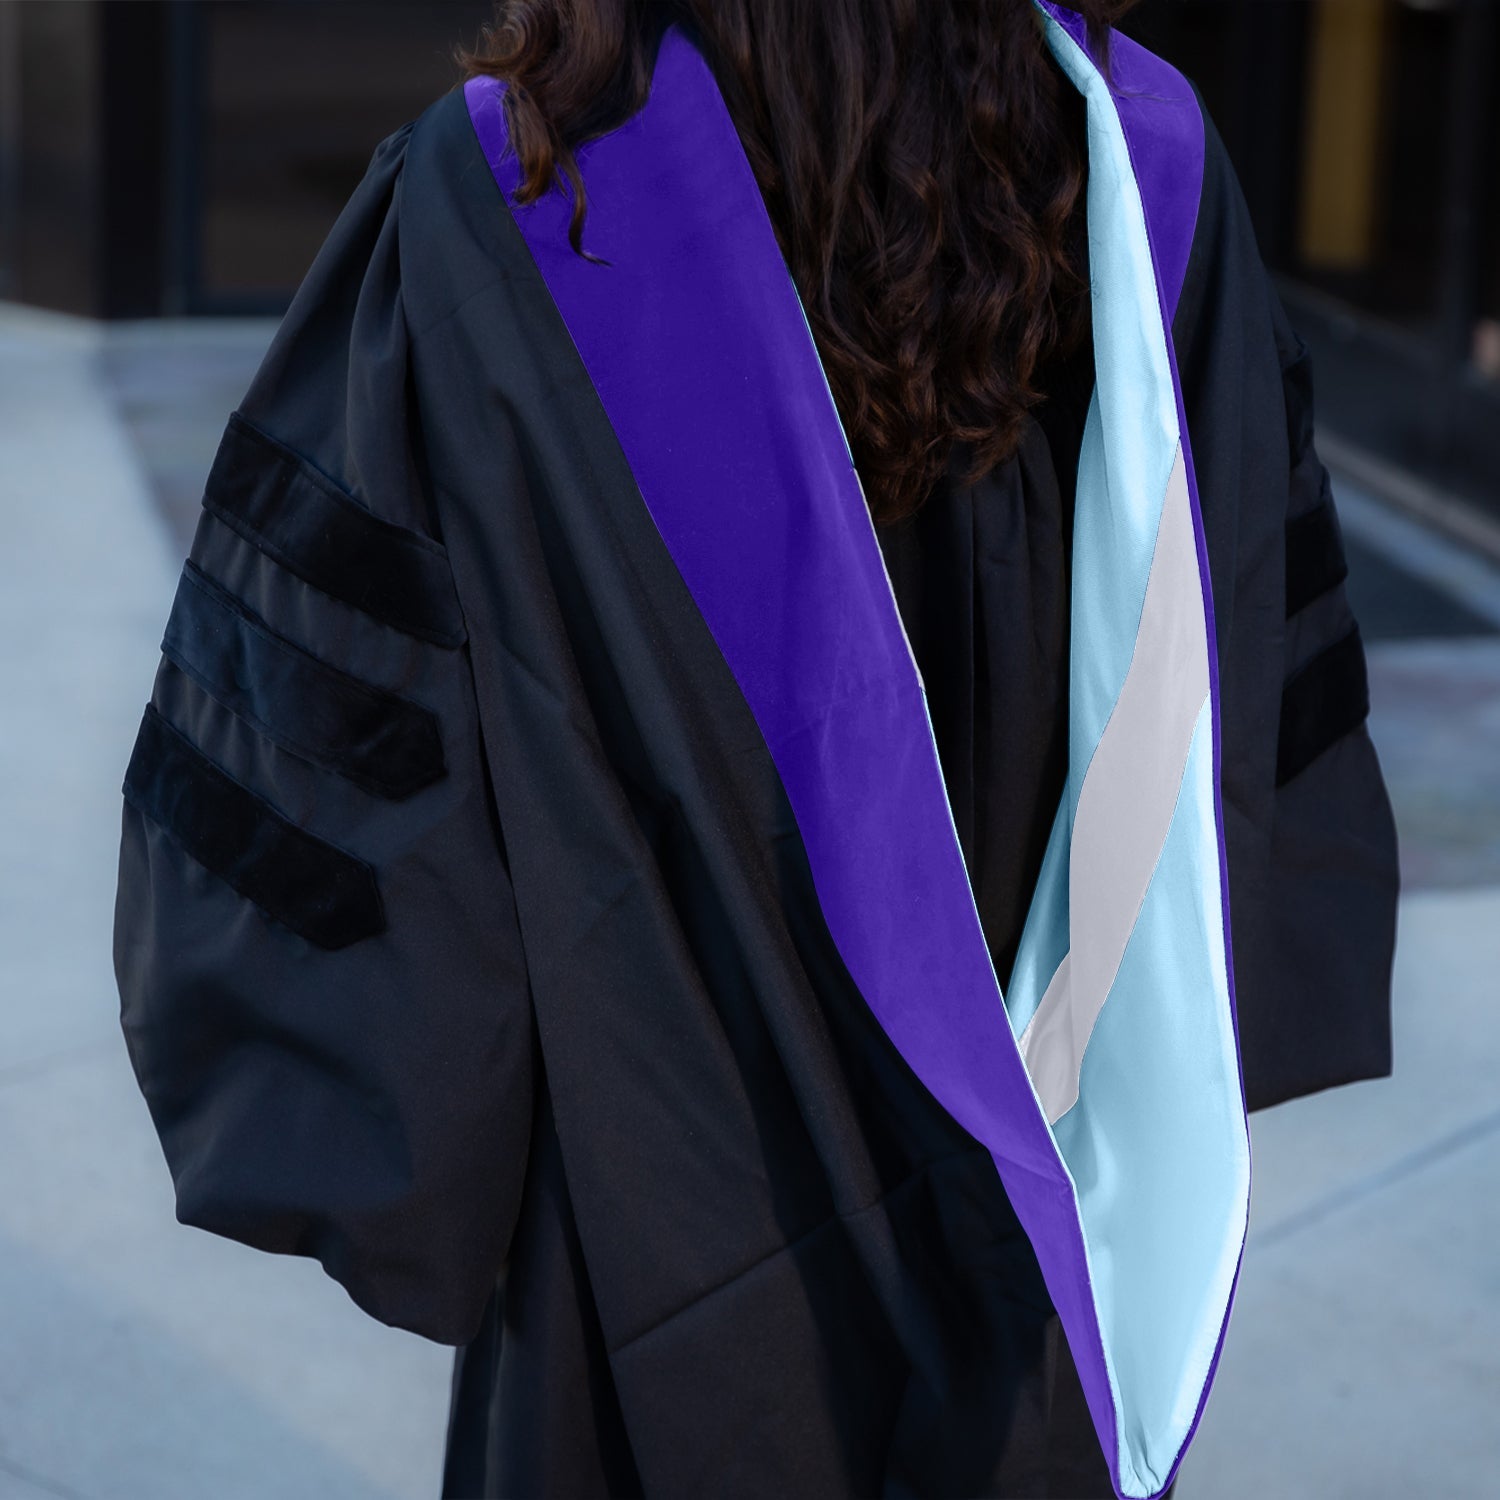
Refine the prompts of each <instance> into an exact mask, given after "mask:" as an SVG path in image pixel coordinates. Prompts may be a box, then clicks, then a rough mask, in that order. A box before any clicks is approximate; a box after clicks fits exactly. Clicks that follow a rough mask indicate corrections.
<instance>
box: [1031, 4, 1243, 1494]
mask: <svg viewBox="0 0 1500 1500" xmlns="http://www.w3.org/2000/svg"><path fill="white" fill-rule="evenodd" d="M1039 3H1040V5H1041V7H1042V8H1043V9H1044V10H1046V11H1047V12H1048V13H1049V14H1050V15H1052V16H1053V17H1054V18H1055V19H1056V20H1057V22H1058V24H1059V25H1061V26H1062V27H1063V28H1064V30H1066V31H1067V32H1068V34H1069V35H1070V36H1071V37H1072V38H1073V40H1074V41H1075V42H1077V43H1078V45H1079V46H1080V47H1081V48H1082V49H1083V51H1084V52H1085V54H1086V55H1087V56H1088V57H1089V59H1090V60H1091V61H1094V55H1093V52H1092V50H1091V49H1090V47H1089V44H1088V28H1087V24H1086V23H1085V21H1084V19H1083V17H1082V16H1080V15H1079V14H1078V13H1077V12H1076V11H1072V10H1069V9H1067V8H1066V7H1064V6H1061V5H1057V4H1055V3H1053V0H1039ZM1110 59H1111V64H1112V68H1111V71H1112V74H1113V77H1112V78H1111V79H1109V80H1107V81H1108V82H1109V84H1110V93H1111V96H1112V97H1113V99H1114V101H1115V107H1116V112H1117V113H1118V115H1119V118H1120V127H1121V129H1122V131H1123V132H1124V135H1125V144H1126V148H1127V150H1128V151H1129V153H1130V162H1131V168H1132V170H1133V172H1134V174H1135V179H1136V183H1137V185H1138V187H1139V188H1140V193H1141V203H1142V207H1143V208H1144V210H1145V217H1146V235H1147V239H1148V240H1149V241H1150V244H1151V254H1152V260H1153V261H1154V263H1155V268H1156V289H1157V297H1158V299H1159V301H1160V304H1161V313H1162V331H1163V333H1164V335H1165V337H1166V345H1167V362H1168V365H1169V367H1170V369H1171V373H1172V394H1173V397H1174V400H1175V402H1176V406H1177V425H1178V432H1179V434H1180V436H1181V440H1182V455H1183V464H1184V468H1185V470H1186V474H1187V487H1188V497H1189V500H1190V502H1191V508H1192V515H1193V539H1194V545H1195V548H1196V551H1197V556H1198V577H1199V582H1200V585H1201V587H1202V592H1203V612H1204V624H1205V630H1206V635H1207V642H1208V677H1209V695H1210V704H1211V714H1210V716H1211V721H1212V729H1213V770H1214V831H1215V835H1216V837H1217V840H1218V850H1219V901H1220V909H1221V912H1222V919H1223V926H1224V963H1225V974H1226V976H1227V980H1228V988H1229V1008H1230V1014H1231V1016H1232V1017H1233V1020H1234V1027H1235V1035H1236V1046H1235V1057H1236V1061H1237V1062H1238V1065H1239V1082H1240V1107H1241V1109H1242V1110H1245V1103H1246V1096H1245V1069H1244V1058H1243V1055H1242V1054H1241V1052H1240V1049H1239V1045H1238V1035H1239V1000H1238V996H1237V994H1236V990H1235V981H1234V938H1233V932H1232V929H1231V927H1230V921H1229V855H1228V849H1227V846H1226V844H1225V840H1224V798H1223V785H1222V781H1223V763H1224V752H1223V724H1222V718H1221V708H1220V702H1221V687H1220V679H1219V652H1218V625H1217V620H1216V618H1215V614H1214V602H1213V581H1212V575H1211V573H1210V569H1209V560H1208V541H1207V533H1206V531H1205V528H1204V525H1203V507H1202V503H1201V501H1200V499H1199V494H1198V475H1197V470H1196V469H1195V467H1194V464H1193V449H1192V443H1191V441H1190V437H1189V433H1188V424H1187V409H1186V406H1185V405H1184V402H1183V397H1182V378H1181V376H1180V374H1179V372H1178V369H1177V349H1176V345H1175V343H1174V341H1173V338H1172V317H1173V315H1174V314H1175V312H1176V310H1177V302H1178V299H1179V297H1180V296H1181V295H1182V285H1183V281H1184V279H1185V278H1186V275H1187V266H1188V259H1189V257H1190V255H1191V253H1192V247H1193V239H1194V236H1195V234H1196V232H1197V224H1198V209H1199V204H1200V202H1201V199H1202V193H1203V164H1204V130H1203V114H1202V110H1201V108H1200V107H1199V104H1198V101H1197V98H1196V96H1195V95H1194V93H1193V90H1192V88H1191V87H1190V86H1189V84H1188V82H1187V80H1186V79H1185V78H1184V77H1183V76H1182V74H1181V73H1179V72H1178V70H1177V69H1176V68H1174V67H1173V66H1172V65H1171V64H1170V63H1168V62H1167V61H1165V59H1163V58H1160V57H1158V56H1156V54H1155V53H1153V52H1149V51H1148V50H1147V49H1146V48H1144V47H1142V46H1140V45H1139V43H1137V42H1135V41H1133V40H1131V39H1130V38H1129V37H1126V36H1123V35H1122V34H1121V33H1120V32H1118V31H1115V32H1112V33H1111V39H1110ZM1096 66H1097V64H1096ZM1163 105H1172V106H1175V108H1173V109H1172V110H1171V111H1170V113H1169V111H1168V110H1166V109H1163V108H1162V107H1161V106H1163ZM1245 1114H1246V1119H1247V1121H1248V1118H1249V1115H1248V1111H1245ZM1251 1171H1252V1173H1253V1166H1252V1168H1251ZM1247 1228H1248V1226H1247ZM1244 1257H1245V1241H1244V1240H1243V1239H1242V1240H1241V1242H1240V1252H1239V1258H1238V1261H1237V1263H1236V1265H1235V1272H1234V1280H1233V1282H1232V1283H1231V1285H1230V1290H1229V1300H1228V1303H1227V1304H1226V1306H1225V1310H1224V1319H1223V1321H1222V1323H1221V1324H1220V1325H1219V1336H1218V1339H1217V1341H1216V1343H1215V1345H1214V1352H1213V1358H1212V1359H1211V1360H1210V1361H1209V1367H1208V1376H1207V1378H1206V1379H1205V1381H1204V1383H1203V1391H1202V1393H1201V1394H1200V1396H1199V1398H1198V1407H1197V1410H1196V1411H1195V1412H1194V1414H1193V1420H1192V1424H1191V1426H1189V1428H1188V1431H1187V1436H1186V1437H1184V1438H1183V1440H1182V1445H1181V1446H1180V1447H1179V1449H1178V1450H1177V1456H1176V1458H1175V1459H1174V1460H1173V1462H1172V1467H1171V1469H1170V1470H1169V1471H1168V1473H1167V1477H1166V1480H1165V1481H1164V1483H1163V1486H1162V1488H1163V1489H1165V1488H1166V1487H1167V1486H1168V1485H1170V1484H1171V1483H1172V1481H1173V1479H1175V1478H1176V1476H1177V1471H1178V1469H1179V1468H1181V1466H1182V1460H1183V1459H1184V1458H1185V1457H1186V1455H1187V1451H1188V1449H1189V1448H1190V1447H1191V1446H1192V1442H1193V1438H1194V1436H1195V1435H1196V1433H1197V1431H1198V1425H1199V1423H1200V1422H1201V1421H1202V1419H1203V1412H1204V1409H1205V1407H1206V1406H1207V1403H1208V1396H1209V1392H1210V1391H1211V1390H1212V1388H1213V1383H1214V1377H1215V1375H1216V1373H1217V1372H1218V1368H1219V1358H1220V1356H1221V1355H1222V1354H1223V1352H1224V1337H1225V1335H1226V1333H1227V1332H1228V1330H1229V1318H1230V1314H1231V1313H1232V1312H1233V1309H1234V1299H1235V1294H1236V1293H1237V1291H1238V1289H1239V1280H1240V1271H1241V1270H1242V1269H1243V1267H1244Z"/></svg>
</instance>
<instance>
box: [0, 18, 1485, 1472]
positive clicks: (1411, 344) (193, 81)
mask: <svg viewBox="0 0 1500 1500" xmlns="http://www.w3.org/2000/svg"><path fill="white" fill-rule="evenodd" d="M810 3H815V0H810ZM489 11H490V7H489V4H488V0H0V849H3V851H4V857H3V858H0V1500H46V1497H59V1496H60V1497H64V1500H203V1497H205V1496H209V1495H212V1496H214V1497H215V1500H254V1497H263V1496H267V1495H276V1496H279V1497H280V1496H284V1497H287V1500H302V1497H305V1500H408V1497H410V1500H418V1497H421V1496H426V1495H431V1494H435V1493H436V1490H437V1475H438V1463H439V1459H440V1454H441V1447H442V1437H443V1420H444V1415H445V1411H446V1404H447V1378H448V1371H449V1368H450V1363H451V1354H450V1352H449V1351H447V1350H443V1349H440V1348H438V1347H436V1346H433V1345H428V1344H424V1343H423V1342H422V1341H421V1340H418V1339H414V1338H411V1337H409V1336H407V1335H404V1334H400V1333H396V1332H393V1331H392V1330H389V1329H385V1328H383V1327H380V1326H378V1325H376V1324H374V1323H373V1322H372V1321H371V1320H369V1319H367V1318H365V1317H364V1316H363V1315H362V1314H361V1313H359V1312H358V1311H357V1310H356V1309H355V1308H354V1307H353V1306H352V1304H350V1303H348V1301H347V1299H346V1298H344V1296H343V1294H342V1293H341V1292H340V1291H339V1290H338V1289H337V1288H336V1287H335V1286H333V1285H332V1283H330V1282H328V1281H327V1280H326V1278H324V1277H323V1275H322V1273H321V1271H320V1270H319V1269H318V1267H316V1266H315V1265H313V1264H311V1263H308V1262H302V1261H295V1260H291V1259H289V1258H282V1257H268V1256H262V1255H259V1254H257V1253H256V1252H253V1251H248V1250H244V1249H243V1248H242V1247H239V1246H236V1245H233V1244H230V1243H229V1242H227V1241H223V1240H217V1239H215V1238H213V1237H211V1236H208V1235H203V1234H200V1233H197V1232H195V1231H189V1230H185V1229H181V1228H179V1227H178V1226H177V1225H176V1224H175V1223H174V1222H173V1209H172V1194H171V1186H170V1181H169V1179H168V1177H167V1173H166V1169H165V1166H164V1164H163V1162H162V1160H161V1155H160V1149H159V1147H158V1145H157V1142H156V1138H155V1135H154V1132H153V1131H152V1129H151V1125H150V1122H149V1119H148V1118H147V1115H146V1111H145V1107H144V1105H143V1103H142V1102H141V1100H140V1097H139V1094H138V1091H137V1089H136V1085H135V1082H134V1078H133V1076H132V1075H131V1073H130V1070H129V1066H128V1062H127V1061H126V1058H125V1055H124V1049H123V1045H122V1042H121V1039H120V1035H119V1028H118V1021H117V1016H116V1009H117V1000H116V997H115V992H114V984H113V974H112V968H111V958H110V953H109V932H110V925H111V908H112V901H113V890H114V880H115V864H114V861H115V857H116V852H117V848H118V838H119V817H120V799H119V782H120V777H121V775H122V773H123V768H124V766H125V763H126V760H127V759H128V755H129V749H130V744H131V741H132V739H133V737H134V734H135V729H136V725H137V722H138V720H139V715H140V711H141V707H142V705H143V704H144V702H145V700H146V698H147V696H148V695H149V693H150V688H151V674H152V673H153V672H154V670H155V668H156V662H157V659H158V657H157V646H158V642H159V639H160V632H161V628H162V624H163V622H164V620H165V618H166V615H167V611H168V608H169V605H170V600H171V594H172V590H173V587H174V586H175V582H176V578H177V574H178V570H179V567H180V562H181V557H182V555H183V553H184V551H185V550H186V548H187V545H188V541H189V538H190V535H191V529H192V525H193V522H194V519H195V516H196V512H197V510H198V501H199V497H200V495H201V492H202V486H203V480H204V476H205V475H206V473H207V471H208V467H209V463H210V461H211V460H212V457H213V453H214V450H215V447H216V446H217V443H218V439H219V435H220V433H221V432H222V430H223V425H224V421H225V418H226V416H227V414H228V413H229V411H230V410H231V409H232V408H233V407H234V405H235V404H236V403H237V401H238V399H239V397H240V396H241V394H242V392H243V391H244V388H245V386H246V384H247V383H248V381H249V379H250V377H251V375H252V374H253V372H254V369H255V366H256V364H257V363H258V361H259V359H260V356H261V354H262V352H263V351H264V349H265V346H266V343H267V341H268V340H269V338H270V335H271V332H272V330H273V328H274V326H275V319H276V316H277V315H278V314H279V313H280V311H281V310H282V309H283V308H284V307H285V305H286V303H287V301H288V299H289V297H290V295H291V293H292V291H293V289H294V288H295V286H296V284H297V282H298V281H299V279H300V278H301V276H302V275H303V273H304V271H305V270H306V268H307V266H308V264H309V263H310V261H311V259H312V257H313V255H314V253H315V251H316V250H317V248H318V245H319V244H320V242H321V241H322V238H323V236H324V235H325V233H326V232H327V230H328V227H329V226H330V224H331V223H332V221H333V219H334V217H335V215H336V214H337V213H338V210H339V208H340V207H341V206H342V204H343V203H344V201H345V199H346V198H347V196H348V194H349V192H350V191H351V190H352V188H353V187H354V185H355V184H356V182H357V181H358V180H359V177H360V175H361V174H362V172H363V171H364V168H365V165H366V163H367V162H368V160H369V157H370V154H371V151H372V150H373V148H374V147H375V145H376V144H377V143H378V142H379V140H380V139H381V138H383V137H384V136H385V135H387V134H388V133H389V132H390V131H392V130H394V129H395V128H396V127H397V126H399V125H401V124H402V123H403V122H405V121H406V120H408V119H410V118H412V117H413V116H414V115H415V114H416V113H418V112H419V111H420V110H421V109H422V108H424V107H425V106H426V105H427V104H428V103H429V102H431V100H432V99H434V98H435V97H436V96H437V95H438V94H439V93H441V92H442V91H443V90H444V89H445V88H447V87H449V86H450V85H451V84H452V83H453V82H454V80H455V78H456V68H455V66H454V64H453V62H452V52H453V48H454V46H455V44H457V43H467V42H472V41H473V39H474V38H475V36H476V34H477V32H478V28H479V26H480V25H481V23H482V22H483V21H484V20H485V19H486V18H487V16H488V14H489ZM1125 29H1126V30H1128V31H1130V32H1131V33H1133V34H1134V35H1136V36H1137V37H1138V38H1139V39H1140V40H1142V41H1143V42H1145V43H1146V44H1147V45H1148V46H1150V47H1152V48H1153V49H1155V50H1156V51H1158V52H1161V53H1162V54H1163V55H1165V56H1166V57H1168V58H1169V59H1171V60H1172V61H1173V62H1175V63H1177V64H1178V66H1180V67H1181V68H1182V69H1183V70H1184V71H1185V72H1186V73H1187V74H1188V75H1189V76H1190V77H1191V78H1193V79H1194V80H1195V82H1196V83H1197V85H1198V86H1199V88H1200V89H1201V91H1202V94H1203V96H1204V99H1205V102H1206V104H1207V106H1208V108H1209V111H1210V113H1211V114H1212V116H1213V118H1214V120H1215V121H1216V123H1217V126H1218V128H1219V130H1220V132H1221V134H1222V135H1223V136H1224V138H1225V141H1226V143H1227V145H1228V148H1229V151H1230V154H1231V156H1232V157H1233V159H1234V162H1235V164H1236V167H1237V169H1238V172H1239V175H1240V180H1241V183H1242V185H1243V187H1244V190H1245V194H1246V197H1247V200H1248V202H1249V205H1250V209H1251V213H1252V216H1253V218H1254V220H1255V224H1256V227H1257V234H1258V237H1259V241H1260V246H1261V250H1262V253H1263V255H1264V256H1265V259H1266V260H1267V262H1268V263H1269V265H1270V266H1271V267H1272V270H1273V272H1274V274H1275V276H1276V279H1277V282H1278V286H1279V289H1280V291H1281V295H1282V297H1283V300H1284V302H1285V303H1286V306H1287V308H1288V311H1289V313H1290V314H1291V318H1292V321H1293V323H1294V325H1295V326H1296V327H1297V329H1298V330H1299V332H1300V333H1301V335H1302V336H1303V338H1304V339H1305V340H1306V341H1307V343H1308V344H1309V346H1310V347H1311V349H1312V354H1313V369H1314V374H1315V381H1316V394H1317V417H1318V425H1317V441H1318V446H1319V449H1320V452H1321V453H1322V455H1323V457H1324V459H1325V461H1326V462H1327V463H1328V464H1329V467H1330V468H1331V469H1332V470H1333V472H1334V487H1335V493H1336V497H1337V502H1338V505H1339V509H1340V515H1341V517H1342V521H1343V526H1344V536H1345V545H1346V549H1347V551H1348V553H1349V560H1350V578H1349V589H1350V596H1351V599H1352V601H1353V604H1354V608H1355V612H1356V614H1357V615H1358V617H1359V619H1360V623H1361V627H1362V629H1363V632H1364V635H1365V637H1366V639H1367V641H1369V642H1370V643H1371V649H1370V675H1371V696H1372V703H1373V708H1372V716H1371V729H1372V733H1373V735H1374V737H1375V741H1376V744H1377V747H1378V749H1379V753H1380V755H1381V759H1382V763H1383V765H1384V767H1385V769H1386V773H1387V778H1388V781H1389V784H1390V789H1391V795H1392V800H1393V802H1394V804H1395V808H1396V814H1397V821H1398V825H1399V828H1400V835H1401V858H1402V878H1403V883H1404V887H1405V893H1404V896H1403V904H1402V915H1401V932H1400V940H1399V945H1398V956H1397V976H1396V1071H1395V1075H1394V1076H1393V1078H1391V1079H1389V1080H1381V1081H1378V1082H1374V1083H1368V1084H1361V1085H1357V1086H1355V1087H1353V1088H1348V1089H1339V1090H1332V1091H1330V1092H1328V1093H1326V1094H1324V1095H1318V1096H1314V1097H1312V1098H1309V1099H1306V1100H1300V1101H1294V1102H1293V1103H1291V1104H1288V1105H1284V1106H1280V1107H1278V1108H1277V1109H1275V1110H1271V1111H1266V1112H1262V1113H1258V1114H1257V1115H1256V1116H1254V1117H1253V1118H1252V1127H1253V1135H1254V1154H1255V1164H1256V1165H1255V1187H1254V1200H1253V1204H1252V1215H1251V1234H1250V1244H1249V1249H1248V1250H1247V1255H1246V1262H1245V1270H1244V1274H1243V1276H1242V1280H1241V1286H1240V1291H1239V1294H1238V1304H1237V1311H1236V1314H1235V1321H1234V1323H1233V1325H1232V1328H1231V1333H1230V1336H1229V1338H1228V1340H1227V1342H1226V1346H1225V1354H1224V1360H1223V1362H1222V1365H1221V1367H1220V1373H1219V1377H1218V1382H1217V1385H1216V1388H1215V1394H1214V1397H1213V1399H1212V1401H1211V1402H1210V1405H1209V1408H1208V1411H1207V1413H1206V1416H1205V1421H1204V1424H1203V1427H1202V1430H1201V1431H1200V1434H1199V1437H1198V1439H1197V1441H1196V1443H1195V1446H1194V1449H1193V1452H1192V1454H1191V1455H1190V1457H1189V1459H1188V1461H1187V1463H1186V1465H1185V1467H1184V1472H1183V1478H1182V1482H1181V1484H1180V1485H1179V1494H1180V1496H1181V1497H1182V1500H1238V1497H1245V1500H1250V1497H1252V1496H1254V1497H1257V1500H1258V1497H1260V1496H1264V1495H1266V1494H1272V1495H1276V1496H1278V1497H1283V1500H1333V1497H1345V1496H1347V1497H1349V1500H1356V1497H1357V1500H1369V1497H1386V1496H1389V1497H1393V1500H1394V1497H1397V1496H1402V1497H1405V1496H1408V1495H1421V1496H1423V1497H1424V1500H1443V1497H1452V1500H1473V1497H1476V1496H1479V1495H1484V1494H1493V1493H1497V1481H1496V1475H1497V1474H1500V1418H1497V1416H1496V1413H1497V1412H1500V1355H1497V1353H1496V1351H1497V1349H1500V1283H1497V1281H1496V1274H1495V1266H1496V1257H1495V1250H1494V1246H1495V1244H1496V1242H1497V1240H1500V1152H1497V1151H1496V1146H1497V1143H1500V1110H1497V1095H1496V1091H1495V1082H1494V1080H1495V1079H1496V1077H1500V1005H1497V1004H1496V988H1497V979H1496V976H1497V974H1500V105H1497V101H1496V91H1495V90H1494V89H1493V88H1492V80H1493V79H1495V78H1497V77H1500V0H1144V3H1143V4H1142V5H1141V6H1140V7H1139V8H1138V9H1137V10H1136V11H1134V12H1133V13H1132V15H1131V16H1130V18H1129V19H1128V21H1127V22H1126V27H1125Z"/></svg>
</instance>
